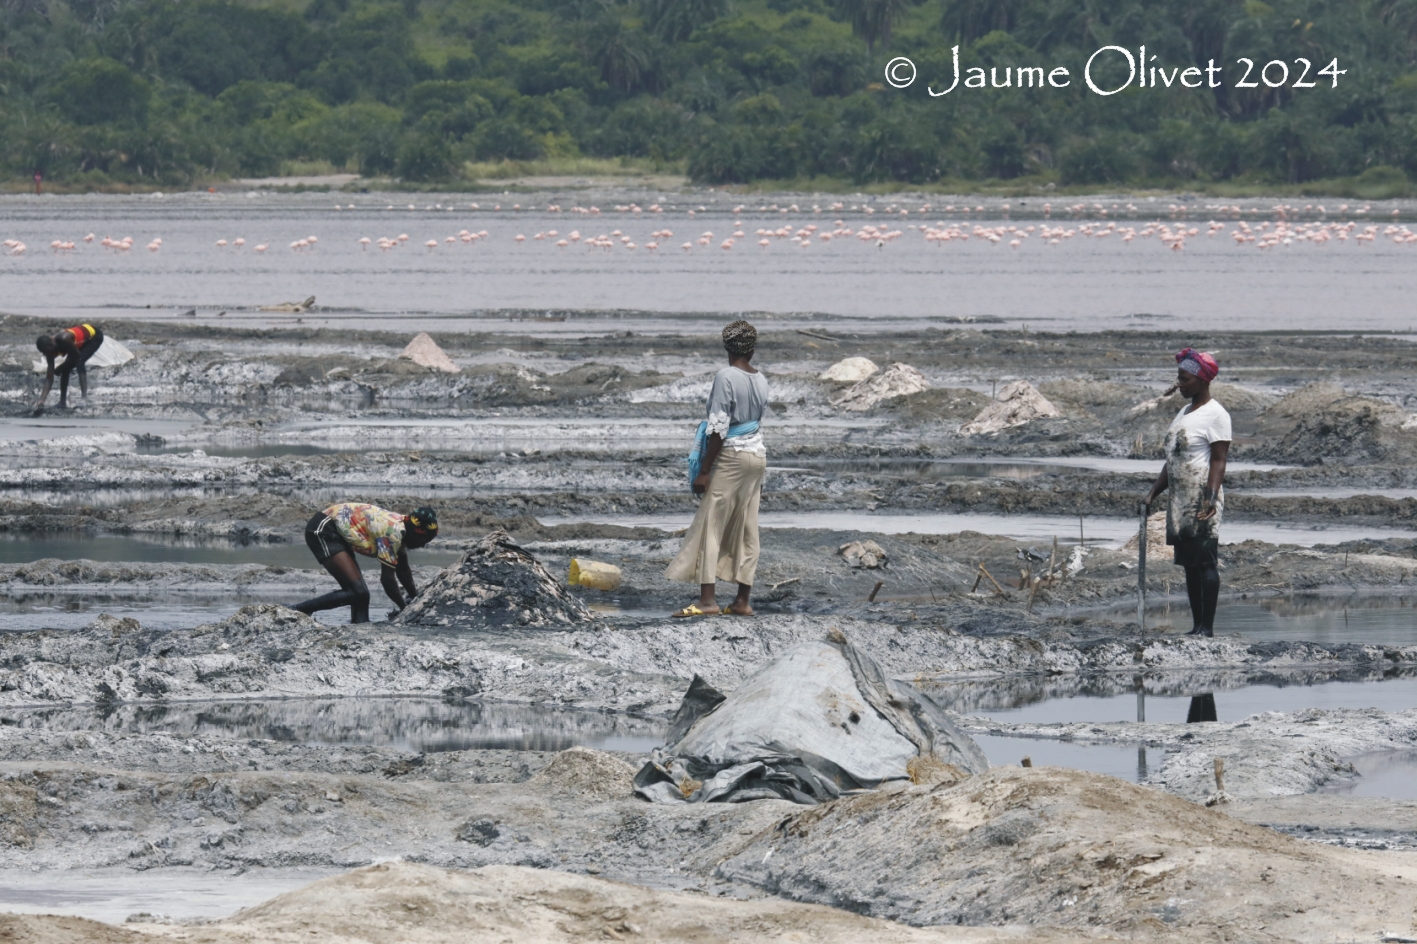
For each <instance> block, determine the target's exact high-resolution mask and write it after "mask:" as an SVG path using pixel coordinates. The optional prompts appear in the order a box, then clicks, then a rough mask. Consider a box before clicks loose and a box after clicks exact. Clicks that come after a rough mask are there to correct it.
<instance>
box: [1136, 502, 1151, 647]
mask: <svg viewBox="0 0 1417 944" xmlns="http://www.w3.org/2000/svg"><path fill="white" fill-rule="evenodd" d="M1140 508H1141V531H1140V532H1139V533H1138V537H1137V627H1138V629H1140V630H1141V631H1142V632H1146V540H1147V533H1146V513H1147V512H1148V511H1149V510H1150V508H1149V507H1148V506H1147V503H1146V502H1142V503H1141V505H1140Z"/></svg>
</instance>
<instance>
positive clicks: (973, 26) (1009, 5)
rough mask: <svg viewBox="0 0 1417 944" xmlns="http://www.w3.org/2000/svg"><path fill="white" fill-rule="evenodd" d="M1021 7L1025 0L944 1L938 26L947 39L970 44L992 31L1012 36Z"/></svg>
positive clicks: (1021, 10)
mask: <svg viewBox="0 0 1417 944" xmlns="http://www.w3.org/2000/svg"><path fill="white" fill-rule="evenodd" d="M1023 5H1024V0H946V2H945V12H944V15H943V16H941V17H940V26H941V28H942V29H943V30H944V31H945V36H946V37H947V38H950V39H956V40H958V41H959V42H961V43H966V44H967V43H972V42H974V41H975V40H976V39H978V38H979V37H981V36H983V35H985V34H987V33H992V32H993V31H994V30H1004V31H1005V32H1012V31H1013V29H1014V27H1015V26H1017V25H1018V22H1019V14H1020V13H1022V12H1023Z"/></svg>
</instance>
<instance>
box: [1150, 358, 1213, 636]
mask: <svg viewBox="0 0 1417 944" xmlns="http://www.w3.org/2000/svg"><path fill="white" fill-rule="evenodd" d="M1176 363H1177V365H1178V368H1177V371H1176V389H1177V390H1179V391H1180V392H1181V395H1182V396H1184V397H1188V398H1189V399H1190V401H1191V402H1190V403H1189V404H1187V405H1186V406H1184V407H1182V408H1181V412H1180V413H1178V414H1176V418H1175V419H1174V420H1172V421H1171V428H1170V429H1168V430H1167V431H1166V466H1165V467H1164V468H1163V469H1162V470H1161V474H1160V475H1158V476H1157V477H1156V483H1155V484H1154V485H1152V486H1151V493H1150V494H1148V495H1147V496H1146V503H1147V505H1148V506H1150V505H1151V503H1152V502H1154V501H1156V498H1157V496H1158V495H1160V494H1161V493H1162V492H1164V491H1166V490H1167V489H1168V488H1169V489H1170V492H1171V494H1170V501H1169V503H1168V504H1167V506H1166V543H1167V544H1170V545H1172V546H1173V547H1174V548H1175V549H1176V563H1177V565H1179V566H1181V567H1184V568H1185V569H1186V594H1187V596H1189V597H1190V602H1191V622H1192V623H1193V624H1194V625H1193V626H1192V628H1191V631H1190V632H1189V633H1188V634H1187V635H1190V636H1213V635H1215V605H1216V601H1217V600H1218V599H1219V598H1220V569H1219V567H1220V556H1219V552H1220V519H1221V517H1222V515H1223V513H1224V511H1225V487H1224V486H1225V462H1226V459H1227V458H1228V457H1229V455H1230V414H1229V413H1227V412H1226V411H1225V407H1223V406H1221V405H1220V404H1219V403H1218V402H1216V401H1215V400H1212V399H1211V396H1210V382H1211V381H1212V380H1214V379H1215V377H1216V375H1217V374H1219V373H1220V366H1219V365H1218V364H1216V362H1215V358H1214V357H1212V356H1211V355H1209V354H1203V353H1201V352H1200V351H1197V350H1195V349H1194V348H1189V347H1188V348H1186V349H1185V350H1184V351H1182V352H1181V353H1179V354H1177V355H1176Z"/></svg>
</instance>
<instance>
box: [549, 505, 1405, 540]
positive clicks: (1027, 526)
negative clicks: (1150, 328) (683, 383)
mask: <svg viewBox="0 0 1417 944" xmlns="http://www.w3.org/2000/svg"><path fill="white" fill-rule="evenodd" d="M540 520H541V522H542V523H543V524H548V525H552V524H572V523H576V522H589V523H592V524H619V525H625V526H628V527H641V528H662V529H664V530H666V531H677V530H680V529H682V528H687V527H688V526H689V524H690V522H692V521H693V516H692V515H687V514H665V515H602V514H595V515H585V516H578V517H572V516H546V517H543V518H541V519H540ZM758 523H759V524H760V525H761V526H762V527H764V528H805V529H812V528H817V529H822V530H827V531H860V532H863V533H868V534H869V533H876V534H909V533H914V534H957V533H959V532H961V531H978V532H981V533H983V534H999V535H1005V536H1007V537H1011V538H1017V539H1019V540H1024V541H1046V540H1051V539H1052V538H1054V537H1057V538H1058V540H1059V542H1060V543H1068V544H1075V543H1077V540H1078V538H1079V533H1078V527H1079V523H1078V519H1077V518H1076V517H1072V516H1067V517H1065V516H1063V515H1003V514H992V513H970V512H965V513H953V512H919V513H914V514H875V513H872V512H865V511H860V512H857V511H803V512H782V511H778V512H763V513H761V514H760V515H759V516H758ZM1137 526H1138V522H1137V520H1136V519H1133V518H1107V517H1100V516H1086V517H1084V518H1083V521H1082V535H1081V537H1082V538H1083V539H1084V540H1085V541H1087V542H1098V543H1102V544H1105V545H1109V546H1114V547H1115V546H1118V545H1121V544H1122V543H1123V542H1125V541H1126V540H1127V539H1128V538H1131V537H1135V536H1136V534H1137ZM1221 534H1222V538H1221V543H1222V544H1235V543H1239V542H1241V541H1249V540H1259V541H1268V542H1271V543H1274V544H1296V545H1299V546H1301V547H1312V546H1314V545H1315V544H1341V543H1343V542H1344V541H1361V540H1382V539H1385V538H1417V531H1413V530H1409V529H1402V528H1383V527H1377V526H1368V525H1352V524H1328V523H1325V524H1319V525H1311V526H1303V525H1296V524H1289V523H1285V522H1258V521H1240V522H1236V521H1227V522H1226V523H1225V525H1224V527H1223V530H1222V532H1221Z"/></svg>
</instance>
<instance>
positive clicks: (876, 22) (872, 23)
mask: <svg viewBox="0 0 1417 944" xmlns="http://www.w3.org/2000/svg"><path fill="white" fill-rule="evenodd" d="M838 8H839V9H840V10H841V12H842V13H843V14H844V15H845V16H846V18H847V19H848V20H850V21H851V31H852V32H853V33H855V34H856V35H857V36H860V37H861V38H862V39H864V40H866V51H867V52H868V53H870V54H871V55H875V53H876V44H877V43H880V44H881V45H882V46H889V45H890V42H891V30H893V29H894V28H895V25H896V24H897V23H899V22H900V21H901V20H902V19H904V18H905V14H906V13H907V12H909V10H910V0H838Z"/></svg>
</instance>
